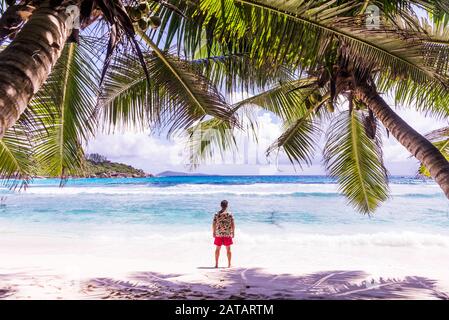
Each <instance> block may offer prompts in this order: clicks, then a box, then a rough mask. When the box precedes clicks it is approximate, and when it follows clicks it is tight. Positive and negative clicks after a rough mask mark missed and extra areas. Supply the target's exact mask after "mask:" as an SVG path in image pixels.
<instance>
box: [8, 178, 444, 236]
mask: <svg viewBox="0 0 449 320" xmlns="http://www.w3.org/2000/svg"><path fill="white" fill-rule="evenodd" d="M59 183H60V181H59V180H58V179H35V180H34V181H33V182H32V184H31V185H30V186H29V188H28V189H27V190H26V191H23V190H22V191H20V192H19V191H11V190H8V189H6V188H3V189H2V190H1V191H0V193H1V194H0V196H1V206H0V225H3V227H5V226H7V225H14V226H23V227H24V228H31V229H33V230H45V231H46V232H54V233H58V232H61V233H64V234H65V235H71V234H72V235H82V234H83V233H85V232H93V231H92V230H96V231H95V232H99V231H98V230H99V228H101V227H107V226H109V227H111V228H113V229H114V230H115V231H116V232H117V233H121V232H122V233H123V232H125V233H131V234H132V233H133V232H134V230H146V229H148V230H150V229H152V230H155V229H158V230H164V229H166V228H167V229H176V230H189V231H204V230H207V231H208V230H209V227H210V223H211V218H212V214H213V213H214V212H215V211H216V210H217V209H218V204H219V202H220V201H221V200H222V199H227V200H228V201H229V202H230V206H231V211H232V212H233V213H234V215H235V218H236V222H237V223H238V227H240V228H244V229H246V230H249V232H250V230H257V231H260V230H264V232H268V233H270V232H272V233H278V232H279V231H280V230H284V231H293V232H296V231H300V232H315V233H316V232H319V233H325V234H350V233H364V232H370V233H372V232H387V231H395V230H400V231H401V232H404V231H417V232H420V233H438V234H441V235H445V236H446V235H449V201H448V200H447V199H446V198H445V197H444V195H443V193H442V192H441V190H440V189H439V188H438V186H437V185H436V184H435V183H433V182H431V181H428V180H421V179H415V178H410V177H392V178H391V179H390V188H391V198H390V199H389V200H388V201H387V202H385V203H384V204H383V205H382V206H381V207H380V208H379V210H378V211H377V212H376V213H375V214H373V215H370V216H369V215H363V214H360V213H358V212H356V211H355V210H354V209H353V208H352V207H351V206H350V205H348V204H347V203H346V200H345V198H344V197H342V196H341V195H339V194H338V190H337V185H336V184H335V182H334V181H333V180H332V179H330V178H328V177H322V176H182V177H160V178H159V177H155V178H123V179H117V178H114V179H70V180H68V181H67V183H66V184H65V186H64V187H62V188H61V187H59Z"/></svg>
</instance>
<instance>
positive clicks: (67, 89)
mask: <svg viewBox="0 0 449 320" xmlns="http://www.w3.org/2000/svg"><path fill="white" fill-rule="evenodd" d="M129 3H130V4H131V2H129ZM49 4H50V2H49ZM168 7H170V6H168ZM10 8H14V6H11V7H9V8H8V10H9V9H10ZM170 8H171V9H170V10H175V11H176V10H177V9H176V8H174V7H170ZM137 9H140V4H139V3H137V5H135V6H129V7H127V8H126V11H125V13H126V14H127V15H128V14H130V15H133V17H134V18H133V20H132V22H131V27H132V28H133V33H134V28H135V29H136V30H139V32H140V36H141V37H142V38H143V39H144V40H145V43H146V44H147V45H145V43H140V44H139V50H132V48H131V50H130V48H129V45H130V44H131V45H133V46H134V45H135V42H134V41H135V40H134V39H128V40H126V39H123V40H122V41H121V42H120V43H117V44H114V46H116V47H117V48H118V50H115V51H111V48H110V47H111V39H108V38H106V39H105V37H104V28H102V26H101V21H99V22H98V24H99V26H98V25H97V26H95V28H93V29H89V28H87V29H86V30H85V32H83V33H81V35H80V36H79V37H78V39H76V40H77V41H76V42H78V44H77V43H67V44H66V45H65V46H63V49H62V50H61V52H60V54H59V57H58V58H57V59H56V58H55V65H54V66H52V67H51V71H52V72H51V73H50V74H49V77H48V78H47V79H46V81H45V82H43V85H42V86H41V87H40V89H39V90H38V91H37V93H35V94H33V95H32V98H31V100H30V101H29V102H28V103H27V108H25V109H24V110H23V113H21V114H20V115H19V119H18V121H17V122H15V123H14V122H13V126H12V127H10V128H8V129H6V131H5V133H4V135H3V139H2V140H1V142H0V175H1V176H2V177H3V178H6V179H5V181H6V183H7V184H9V185H10V186H14V187H15V186H17V185H18V184H20V183H21V182H22V185H25V186H26V184H27V183H28V181H29V179H30V178H31V177H33V176H35V175H36V174H37V173H38V174H40V175H49V176H57V177H61V178H62V180H61V181H62V182H64V181H65V178H66V177H68V176H71V175H82V174H83V167H84V164H85V157H84V152H83V147H84V146H85V144H86V143H87V141H88V140H89V138H91V137H92V136H93V135H94V134H95V133H96V132H98V129H99V127H101V128H102V129H105V130H115V129H116V128H119V129H122V128H125V127H128V128H129V127H130V126H133V127H138V128H148V127H150V126H153V125H154V127H156V126H160V127H162V126H164V125H168V124H169V125H170V128H171V130H172V131H173V132H174V131H177V130H181V129H186V128H187V127H189V126H191V124H192V123H193V122H195V121H197V120H200V119H202V118H203V117H204V116H206V115H211V116H213V117H216V118H217V119H222V120H223V121H231V120H232V119H233V116H232V114H231V112H230V110H229V106H228V105H227V103H226V101H225V100H224V98H223V97H222V96H221V94H220V93H219V92H218V90H216V89H215V88H214V87H213V86H212V85H210V84H209V82H208V81H207V79H205V78H204V77H203V76H201V74H199V72H198V71H197V70H196V69H195V68H194V67H193V66H190V65H189V64H188V63H186V61H183V60H182V59H179V58H177V57H176V56H175V55H173V54H170V53H169V52H162V51H160V50H159V49H158V47H157V46H156V45H155V44H154V43H153V42H152V41H151V39H149V38H148V37H147V36H146V35H145V33H144V32H143V31H141V27H143V28H144V29H147V28H148V27H149V25H150V23H151V21H152V20H151V19H152V18H153V24H155V25H154V26H155V27H157V26H158V24H157V19H154V17H155V16H153V15H152V14H151V9H148V8H146V9H143V10H137ZM58 10H59V9H58ZM141 11H143V12H141ZM34 12H35V13H36V12H37V9H35V11H34ZM35 13H33V15H34V14H35ZM146 16H148V18H147V17H146ZM129 19H130V18H129ZM154 21H156V22H154ZM31 22H32V21H31V20H30V21H29V22H27V24H26V25H28V24H29V23H31ZM142 22H145V23H146V25H143V23H142ZM142 25H143V26H142ZM111 28H113V27H111ZM24 30H26V29H22V30H21V31H20V32H25V31H24ZM17 37H18V35H17ZM17 37H16V38H15V39H17ZM14 41H15V40H13V41H12V42H11V43H10V45H9V46H8V47H6V48H0V56H3V53H4V52H5V51H7V50H10V48H15V47H14V44H15V42H14ZM117 41H118V40H117ZM108 43H109V44H108ZM120 44H121V47H120V46H119V45H120ZM141 47H142V48H141ZM2 49H3V51H1V50H2ZM2 61H3V60H2ZM125 62H126V63H125ZM101 65H103V67H102V68H99V67H101ZM142 66H144V67H142ZM149 71H150V72H151V78H150V77H148V72H149ZM127 72H131V74H127ZM133 72H134V74H132V73H133ZM136 73H137V74H139V75H140V74H143V81H142V82H140V84H141V87H140V88H141V89H142V91H140V92H138V93H136V92H133V94H132V95H127V89H128V87H127V86H126V84H127V83H126V81H127V80H130V81H131V82H135V81H136V79H134V78H133V77H134V76H135V75H136ZM29 75H32V74H31V73H30V74H29ZM127 76H130V77H131V78H127ZM100 93H101V94H100ZM2 98H3V97H2ZM5 99H6V97H5ZM5 101H6V102H7V99H6V100H5ZM6 102H5V103H6ZM127 103H131V105H127ZM10 106H11V105H9V107H10ZM2 111H5V112H8V111H6V109H5V110H2ZM133 112H134V113H133ZM16 116H17V115H16Z"/></svg>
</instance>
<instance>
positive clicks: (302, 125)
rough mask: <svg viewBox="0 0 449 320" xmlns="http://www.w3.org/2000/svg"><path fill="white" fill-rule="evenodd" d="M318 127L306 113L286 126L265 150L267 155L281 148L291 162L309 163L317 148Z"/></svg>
mask: <svg viewBox="0 0 449 320" xmlns="http://www.w3.org/2000/svg"><path fill="white" fill-rule="evenodd" d="M319 133H320V129H319V127H318V126H317V125H316V124H315V123H314V122H313V120H311V119H310V117H309V116H308V115H306V116H304V117H302V118H300V119H298V120H296V121H295V122H293V123H292V124H291V125H290V126H288V127H287V128H286V129H285V131H284V133H283V134H282V135H281V136H280V137H279V138H278V139H277V140H276V142H275V143H274V144H272V145H271V146H270V147H269V148H268V150H267V156H268V155H269V154H270V153H271V152H273V151H274V150H280V149H282V150H283V151H284V152H285V154H286V155H287V157H288V158H289V160H290V162H291V163H293V164H294V163H298V164H299V166H300V167H301V166H302V165H301V163H305V164H306V165H310V164H311V163H312V159H313V154H314V152H315V150H316V148H317V140H318V138H319Z"/></svg>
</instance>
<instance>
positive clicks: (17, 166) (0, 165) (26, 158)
mask: <svg viewBox="0 0 449 320" xmlns="http://www.w3.org/2000/svg"><path fill="white" fill-rule="evenodd" d="M32 156H33V149H32V145H31V142H30V138H29V136H28V135H27V130H26V128H25V127H23V126H22V125H21V124H20V123H19V124H16V125H15V126H14V127H12V128H11V129H9V130H7V131H6V132H5V135H4V136H3V138H2V139H1V140H0V177H1V180H2V183H3V185H5V186H7V187H10V188H16V187H26V186H27V185H28V183H29V181H30V179H31V178H32V175H33V172H34V163H33V159H32Z"/></svg>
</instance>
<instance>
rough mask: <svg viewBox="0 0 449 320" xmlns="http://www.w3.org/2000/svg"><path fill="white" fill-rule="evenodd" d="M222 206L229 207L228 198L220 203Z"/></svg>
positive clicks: (223, 207)
mask: <svg viewBox="0 0 449 320" xmlns="http://www.w3.org/2000/svg"><path fill="white" fill-rule="evenodd" d="M220 206H221V208H222V209H226V208H227V207H228V200H223V201H222V202H221V203H220Z"/></svg>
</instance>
